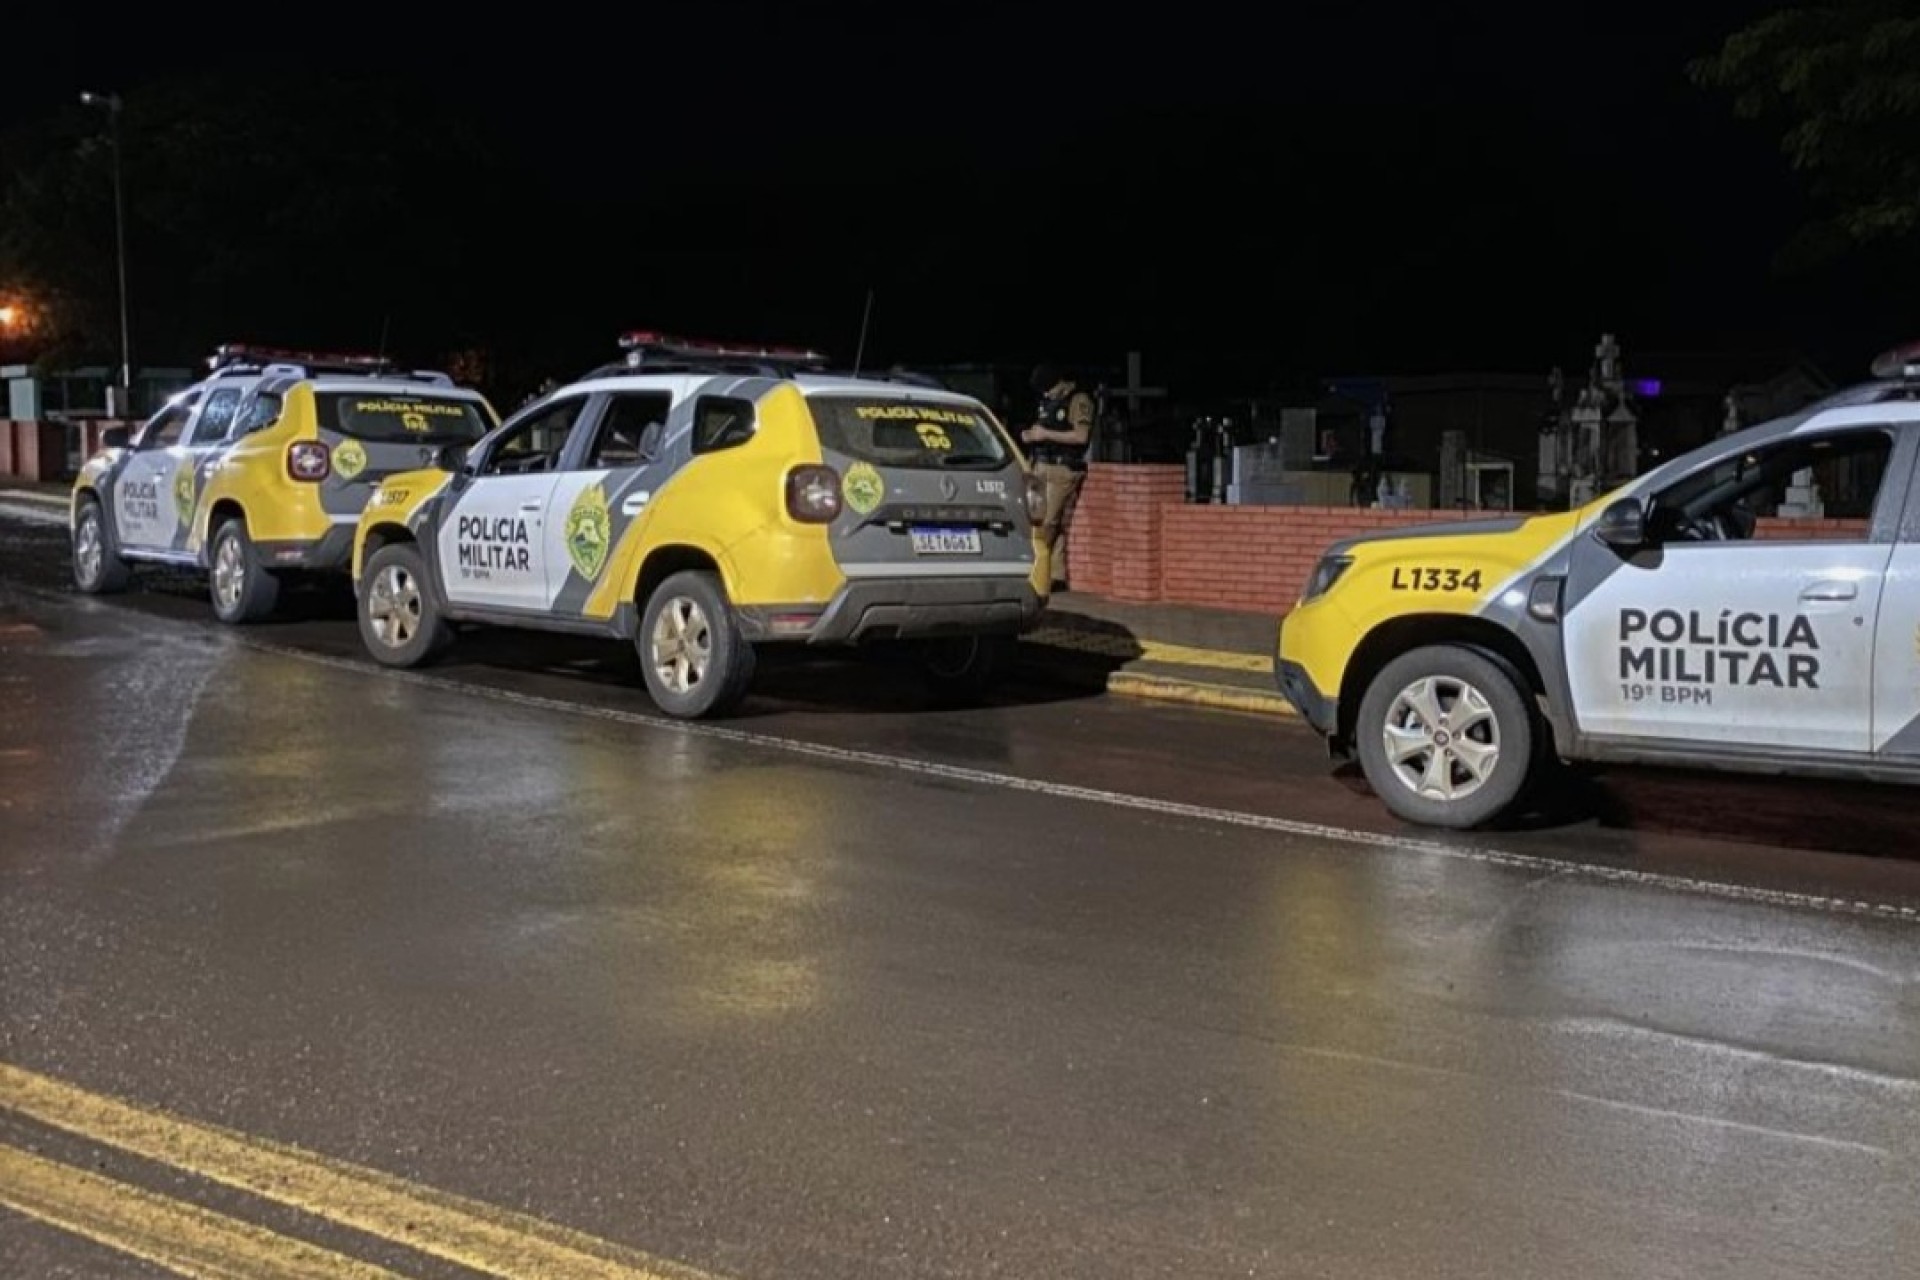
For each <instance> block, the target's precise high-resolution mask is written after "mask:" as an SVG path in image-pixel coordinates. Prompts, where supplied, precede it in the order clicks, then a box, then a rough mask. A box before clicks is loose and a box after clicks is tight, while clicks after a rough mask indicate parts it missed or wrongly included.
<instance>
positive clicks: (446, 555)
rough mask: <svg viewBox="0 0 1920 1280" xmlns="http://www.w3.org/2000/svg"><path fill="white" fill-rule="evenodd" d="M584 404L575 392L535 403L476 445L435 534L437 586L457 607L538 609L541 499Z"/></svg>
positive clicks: (543, 577) (542, 585)
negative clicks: (440, 586)
mask: <svg viewBox="0 0 1920 1280" xmlns="http://www.w3.org/2000/svg"><path fill="white" fill-rule="evenodd" d="M588 403H589V398H588V397H587V396H586V395H584V394H581V395H572V396H567V397H565V398H563V399H560V400H553V401H548V402H545V403H543V404H539V405H535V406H533V407H532V408H530V409H528V410H526V411H525V412H524V413H523V414H521V415H519V416H518V417H517V418H515V419H514V420H512V421H510V422H508V423H507V424H506V425H505V426H503V427H502V428H501V429H500V431H499V432H498V433H497V434H496V435H494V436H493V437H492V438H491V439H490V440H485V441H482V442H481V444H480V445H479V446H478V447H477V449H476V451H475V455H474V457H473V459H472V461H471V463H470V466H471V467H472V470H471V472H469V473H468V474H466V475H464V476H462V477H461V478H460V480H459V481H457V482H456V483H457V484H458V486H459V489H458V492H457V493H456V494H455V495H454V498H453V502H452V504H451V505H450V507H449V508H448V510H447V513H446V515H445V516H444V517H443V518H442V519H441V522H440V528H439V532H438V536H437V539H436V547H435V550H436V552H437V558H438V562H439V565H440V576H441V581H442V587H443V590H444V591H445V593H446V598H447V600H448V602H449V603H451V604H452V605H453V606H454V607H455V608H456V609H459V608H469V609H473V608H478V609H511V610H518V611H522V612H534V611H541V612H544V611H545V609H546V607H547V604H548V602H549V601H550V599H551V595H550V592H549V587H548V581H547V557H548V554H549V550H548V548H549V542H548V539H547V538H546V536H545V527H546V520H547V504H548V499H549V498H550V497H552V495H553V490H554V486H555V485H556V484H558V483H559V480H560V473H559V471H558V470H557V468H558V467H559V466H560V463H561V459H562V458H563V456H564V455H565V452H566V448H567V442H568V440H569V438H570V437H571V435H572V432H573V430H574V428H575V427H576V426H577V425H578V424H579V423H580V421H581V418H582V414H583V412H584V411H585V409H586V408H587V405H588Z"/></svg>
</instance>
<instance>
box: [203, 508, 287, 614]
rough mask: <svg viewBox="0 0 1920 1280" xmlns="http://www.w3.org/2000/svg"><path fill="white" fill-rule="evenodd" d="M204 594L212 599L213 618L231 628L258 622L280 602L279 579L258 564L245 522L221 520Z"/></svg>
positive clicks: (210, 553) (257, 557) (215, 532)
mask: <svg viewBox="0 0 1920 1280" xmlns="http://www.w3.org/2000/svg"><path fill="white" fill-rule="evenodd" d="M207 594H208V595H209V596H210V597H212V599H213V616H214V617H216V618H218V619H220V621H222V622H226V623H231V624H234V625H238V624H240V623H245V622H258V621H260V620H261V619H262V618H264V617H266V616H267V615H268V614H270V613H272V612H273V607H274V606H275V605H276V604H278V603H279V602H280V579H279V578H277V577H275V576H274V574H273V572H272V571H271V570H269V569H268V568H267V567H266V566H265V565H263V564H261V563H260V553H259V552H258V551H256V550H255V549H254V546H253V539H252V538H249V537H248V536H247V522H246V521H244V520H241V519H238V518H234V519H229V520H224V521H222V522H221V524H220V527H219V528H217V529H215V530H214V531H213V545H212V546H211V547H210V548H208V555H207Z"/></svg>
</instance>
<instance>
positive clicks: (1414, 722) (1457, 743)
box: [1353, 645, 1544, 830]
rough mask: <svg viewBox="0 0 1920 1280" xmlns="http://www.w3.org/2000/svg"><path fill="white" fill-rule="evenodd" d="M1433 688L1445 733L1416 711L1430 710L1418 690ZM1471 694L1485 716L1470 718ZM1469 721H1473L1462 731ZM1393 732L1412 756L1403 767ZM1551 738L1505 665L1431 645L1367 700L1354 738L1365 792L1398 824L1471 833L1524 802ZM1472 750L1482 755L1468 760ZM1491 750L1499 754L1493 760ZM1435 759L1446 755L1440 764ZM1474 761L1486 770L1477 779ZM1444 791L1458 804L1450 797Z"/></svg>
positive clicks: (1396, 665)
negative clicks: (1540, 746) (1543, 742)
mask: <svg viewBox="0 0 1920 1280" xmlns="http://www.w3.org/2000/svg"><path fill="white" fill-rule="evenodd" d="M1429 680H1430V681H1434V682H1435V684H1434V685H1432V686H1429V692H1430V693H1431V695H1432V703H1431V706H1430V708H1429V711H1430V712H1431V711H1432V710H1434V709H1437V711H1438V712H1439V714H1438V716H1437V717H1434V718H1435V719H1437V721H1438V723H1428V722H1427V719H1428V717H1425V716H1422V715H1421V714H1420V712H1419V711H1418V710H1417V709H1416V704H1418V703H1419V702H1421V701H1423V699H1421V698H1420V697H1419V696H1418V694H1417V688H1418V686H1419V685H1420V684H1421V682H1423V681H1429ZM1466 690H1473V691H1476V692H1477V693H1478V695H1479V698H1478V701H1479V702H1480V703H1483V704H1484V706H1476V707H1470V708H1469V709H1468V710H1466V711H1465V712H1463V711H1462V704H1463V703H1466V702H1468V701H1469V695H1468V693H1467V692H1465V691H1466ZM1463 714H1464V715H1466V716H1468V717H1470V719H1469V720H1468V721H1467V723H1466V724H1465V725H1464V727H1463V725H1462V716H1463ZM1395 727H1397V728H1398V729H1399V730H1400V731H1401V732H1402V734H1403V735H1404V737H1403V742H1404V744H1405V746H1406V747H1407V748H1408V749H1409V750H1410V754H1408V755H1407V756H1405V757H1404V758H1403V759H1402V760H1401V761H1400V762H1399V763H1398V764H1396V763H1395V762H1394V761H1393V760H1391V759H1390V758H1389V753H1388V749H1387V734H1388V732H1389V729H1390V728H1395ZM1543 731H1544V729H1543V726H1542V725H1541V724H1540V716H1539V711H1538V709H1537V708H1536V707H1535V706H1534V703H1533V699H1532V697H1531V695H1530V694H1528V692H1527V691H1526V690H1524V689H1522V688H1521V687H1520V685H1519V683H1518V682H1517V681H1516V679H1515V677H1514V676H1513V674H1512V673H1511V671H1510V670H1509V669H1508V668H1507V667H1506V665H1505V664H1503V663H1497V662H1494V661H1492V660H1491V659H1489V658H1488V657H1486V656H1485V655H1483V654H1480V653H1477V652H1475V651H1474V650H1472V649H1467V648H1462V647H1460V646H1458V645H1432V646H1429V647H1427V648H1424V649H1415V650H1413V651H1412V652H1410V653H1403V654H1401V655H1400V656H1399V657H1397V658H1395V659H1394V660H1393V661H1392V662H1389V663H1388V664H1387V665H1386V666H1385V667H1383V668H1381V670H1380V673H1379V674H1378V675H1376V676H1374V678H1373V681H1372V683H1370V684H1369V685H1368V686H1367V691H1366V694H1365V696H1363V697H1362V698H1361V700H1360V714H1359V718H1358V720H1357V721H1356V722H1355V724H1354V730H1353V733H1354V742H1355V745H1356V747H1357V749H1358V751H1359V753H1360V767H1361V768H1362V769H1363V770H1364V771H1365V772H1366V775H1367V782H1368V783H1369V784H1370V785H1371V786H1372V787H1373V790H1374V794H1376V795H1378V796H1379V797H1380V799H1381V801H1382V802H1383V803H1385V805H1386V806H1387V808H1388V809H1389V810H1391V811H1392V812H1393V813H1394V815H1395V816H1397V817H1399V818H1402V819H1404V820H1405V821H1408V822H1415V823H1419V824H1421V825H1422V826H1430V827H1450V828H1453V829H1455V830H1464V829H1467V828H1470V827H1477V826H1480V825H1481V824H1483V823H1487V822H1491V821H1493V820H1494V819H1495V818H1497V817H1499V816H1500V815H1501V814H1503V813H1505V812H1506V811H1507V810H1508V809H1510V808H1511V807H1512V806H1513V805H1514V804H1515V803H1516V802H1518V801H1519V799H1520V798H1521V797H1522V796H1523V795H1524V794H1525V793H1526V791H1527V788H1528V785H1529V784H1530V783H1531V782H1532V780H1533V778H1534V776H1535V774H1536V772H1537V763H1538V755H1537V752H1536V744H1537V743H1538V742H1539V735H1540V734H1541V733H1542V732H1543ZM1423 738H1424V746H1423V745H1422V739H1423ZM1466 744H1472V747H1473V748H1477V749H1474V750H1467V749H1465V748H1466ZM1488 746H1495V747H1497V748H1498V750H1497V751H1496V752H1494V753H1493V754H1492V755H1491V757H1490V759H1489V757H1488V753H1487V751H1486V748H1487V747H1488ZM1436 750H1438V751H1439V752H1441V753H1442V754H1441V755H1440V756H1439V757H1438V758H1436V756H1435V754H1434V753H1435V751H1436ZM1476 761H1484V762H1485V763H1484V764H1483V766H1482V771H1481V772H1480V773H1479V774H1478V776H1476V770H1475V767H1474V762H1476ZM1414 775H1419V776H1418V778H1417V779H1416V777H1415V776H1414ZM1422 784H1425V785H1424V786H1423V785H1422ZM1446 791H1453V792H1455V794H1454V795H1452V796H1451V797H1448V796H1447V795H1445V794H1443V793H1444V792H1446Z"/></svg>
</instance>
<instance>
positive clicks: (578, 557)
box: [566, 484, 613, 582]
mask: <svg viewBox="0 0 1920 1280" xmlns="http://www.w3.org/2000/svg"><path fill="white" fill-rule="evenodd" d="M566 533H567V558H568V559H570V560H572V561H573V567H574V568H575V569H577V570H578V571H579V573H580V576H581V577H583V578H585V579H587V580H588V581H589V582H591V581H592V580H593V579H595V578H598V577H599V576H600V570H602V569H604V568H606V565H607V551H608V550H609V548H610V546H611V544H612V541H613V517H612V516H611V515H610V514H609V513H608V511H607V495H606V494H605V493H604V492H603V491H602V490H601V488H600V486H599V485H598V484H593V485H589V486H587V488H586V489H584V490H582V491H581V493H580V496H579V497H577V498H575V499H574V500H573V508H572V509H571V510H570V511H568V512H567V529H566Z"/></svg>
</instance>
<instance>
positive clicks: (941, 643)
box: [915, 635, 1018, 706]
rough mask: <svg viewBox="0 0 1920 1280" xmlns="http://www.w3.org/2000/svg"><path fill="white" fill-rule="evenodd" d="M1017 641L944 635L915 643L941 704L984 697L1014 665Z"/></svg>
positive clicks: (923, 672)
mask: <svg viewBox="0 0 1920 1280" xmlns="http://www.w3.org/2000/svg"><path fill="white" fill-rule="evenodd" d="M1017 643H1018V642H1017V641H1016V640H1015V639H1014V637H1012V636H991V635H990V636H979V635H975V636H941V637H939V638H937V639H933V640H922V641H920V642H919V643H918V644H917V645H916V646H915V657H916V658H917V659H918V660H919V663H920V677H921V679H923V680H925V681H926V684H927V691H928V692H929V693H931V694H932V695H933V699H934V701H935V702H938V703H940V704H941V705H942V706H971V705H973V704H975V703H978V702H980V701H981V700H983V699H984V698H985V697H986V696H987V695H988V694H990V693H992V692H993V690H994V689H995V688H996V687H997V686H998V685H999V684H1000V682H1001V680H1003V679H1005V678H1006V674H1007V672H1008V671H1010V670H1012V669H1013V660H1014V653H1015V648H1014V646H1015V645H1016V644H1017Z"/></svg>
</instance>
